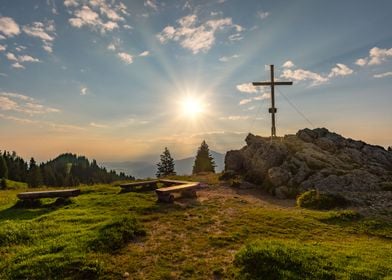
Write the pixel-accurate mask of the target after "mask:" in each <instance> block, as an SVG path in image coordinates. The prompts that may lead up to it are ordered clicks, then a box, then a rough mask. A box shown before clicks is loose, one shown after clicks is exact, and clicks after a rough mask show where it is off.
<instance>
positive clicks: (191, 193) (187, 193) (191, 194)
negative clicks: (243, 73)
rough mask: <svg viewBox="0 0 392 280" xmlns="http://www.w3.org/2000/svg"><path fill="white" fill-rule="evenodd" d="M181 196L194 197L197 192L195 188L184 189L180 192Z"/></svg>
mask: <svg viewBox="0 0 392 280" xmlns="http://www.w3.org/2000/svg"><path fill="white" fill-rule="evenodd" d="M181 196H182V197H188V198H196V197H197V194H196V191H195V190H185V191H182V192H181Z"/></svg>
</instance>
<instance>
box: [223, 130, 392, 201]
mask: <svg viewBox="0 0 392 280" xmlns="http://www.w3.org/2000/svg"><path fill="white" fill-rule="evenodd" d="M245 141H246V144H247V145H246V146H245V147H243V148H242V149H241V150H237V151H229V152H227V154H226V158H225V165H226V166H225V170H233V171H234V172H235V173H236V174H238V175H241V176H245V177H246V178H247V180H249V181H251V182H254V183H258V184H261V183H262V182H263V181H265V180H268V182H269V183H270V185H271V187H272V189H269V190H270V191H273V192H274V193H275V194H276V195H277V196H279V197H285V196H286V195H287V193H288V192H289V191H288V189H289V188H290V189H291V190H292V191H293V192H296V191H304V190H308V189H313V188H318V189H320V190H322V191H327V192H332V193H344V194H345V196H347V197H348V198H349V199H351V200H353V201H354V200H355V201H356V203H357V202H358V203H362V204H363V205H365V204H366V198H365V196H362V195H361V196H360V197H361V198H357V194H358V193H373V192H375V191H379V190H380V189H381V187H380V186H381V184H382V183H383V182H392V152H388V151H387V150H385V149H384V148H382V147H379V146H374V145H369V144H366V143H365V142H363V141H356V140H353V139H349V138H344V137H343V136H341V135H339V134H337V133H333V132H330V131H328V130H327V129H326V128H317V129H313V130H311V129H307V128H305V129H302V130H299V131H298V132H297V133H296V134H295V135H288V136H285V137H283V138H277V139H274V140H273V141H272V142H271V139H270V137H261V136H255V135H252V134H249V135H248V136H247V137H246V139H245ZM374 201H376V200H373V199H372V203H374ZM380 201H381V200H380Z"/></svg>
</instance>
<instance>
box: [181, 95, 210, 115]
mask: <svg viewBox="0 0 392 280" xmlns="http://www.w3.org/2000/svg"><path fill="white" fill-rule="evenodd" d="M180 107H181V113H182V115H183V116H186V117H188V118H190V119H195V118H198V117H200V115H202V114H203V113H204V111H205V104H204V103H203V102H202V100H200V99H197V98H196V97H194V96H191V95H190V96H187V97H185V98H184V99H182V100H181V102H180Z"/></svg>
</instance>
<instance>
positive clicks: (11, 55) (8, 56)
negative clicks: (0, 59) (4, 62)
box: [5, 52, 18, 61]
mask: <svg viewBox="0 0 392 280" xmlns="http://www.w3.org/2000/svg"><path fill="white" fill-rule="evenodd" d="M5 56H6V57H7V59H8V60H13V61H18V59H17V58H16V56H15V55H14V54H13V53H10V52H9V53H7V54H6V55H5Z"/></svg>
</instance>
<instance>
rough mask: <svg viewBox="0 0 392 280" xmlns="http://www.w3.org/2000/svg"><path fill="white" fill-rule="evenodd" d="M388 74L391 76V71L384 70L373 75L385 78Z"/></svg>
mask: <svg viewBox="0 0 392 280" xmlns="http://www.w3.org/2000/svg"><path fill="white" fill-rule="evenodd" d="M389 76H392V72H385V73H380V74H375V75H373V77H374V78H385V77H389Z"/></svg>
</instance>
